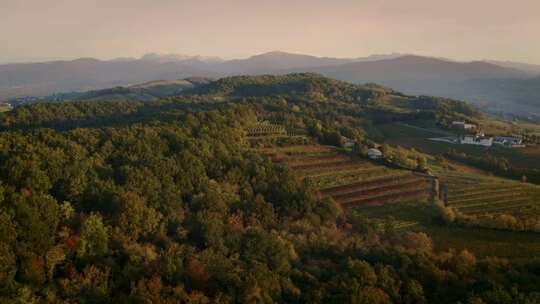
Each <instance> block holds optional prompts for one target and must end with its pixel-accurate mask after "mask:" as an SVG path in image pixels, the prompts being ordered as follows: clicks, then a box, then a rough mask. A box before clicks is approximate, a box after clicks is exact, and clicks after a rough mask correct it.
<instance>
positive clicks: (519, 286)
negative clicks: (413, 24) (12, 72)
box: [0, 74, 540, 304]
mask: <svg viewBox="0 0 540 304" xmlns="http://www.w3.org/2000/svg"><path fill="white" fill-rule="evenodd" d="M216 96H220V97H223V100H221V101H219V102H216V100H215V99H214V97H216ZM315 97H318V98H315ZM393 98H396V99H399V102H396V103H393ZM404 98H405V99H404ZM404 102H405V105H404V104H403V103H404ZM413 108H414V109H413ZM478 115H479V114H478V113H477V112H476V110H474V109H473V108H470V107H469V106H467V105H466V104H464V103H461V102H456V101H447V100H437V99H430V100H428V99H427V97H419V98H417V97H406V96H404V95H400V94H398V93H395V92H392V91H390V90H387V89H383V88H378V87H369V86H368V87H365V86H353V85H349V84H345V83H342V82H337V81H332V80H328V79H324V78H322V77H320V76H318V75H312V74H296V75H289V76H283V77H274V76H271V77H270V76H261V77H233V78H228V79H223V80H219V81H217V82H213V83H210V84H208V85H205V86H201V87H198V88H195V89H193V91H189V92H186V93H184V94H183V95H179V96H176V97H172V98H168V99H163V100H160V101H146V102H142V101H139V102H128V101H100V102H80V101H79V102H64V103H39V104H34V105H28V106H23V107H18V108H16V109H15V110H14V111H13V112H10V113H4V114H1V116H0V124H1V126H2V128H3V131H2V132H1V133H0V302H2V303H280V302H290V303H411V304H412V303H538V302H539V301H540V293H539V291H540V290H539V288H538V286H540V261H538V260H527V261H524V262H520V263H514V262H509V261H507V260H504V259H499V258H488V259H479V258H476V257H475V256H474V255H473V254H472V253H470V252H468V251H466V250H464V251H448V252H436V251H435V250H434V247H433V243H432V241H431V240H430V238H429V237H428V236H427V235H426V234H424V233H414V232H406V233H400V232H396V231H395V230H393V229H392V228H391V227H381V226H378V225H373V224H371V223H370V221H369V219H366V218H364V217H362V216H360V215H358V214H356V213H355V212H353V211H351V212H346V211H344V210H342V208H341V207H340V206H339V205H337V204H336V203H335V202H333V201H332V200H328V199H321V198H320V197H319V196H318V195H317V193H316V191H315V189H314V188H313V187H312V185H310V184H309V183H306V182H304V181H302V180H300V179H299V178H298V177H297V176H295V174H294V172H293V171H291V170H290V169H288V168H287V167H284V166H281V165H279V164H275V163H272V162H271V161H270V160H269V159H268V158H267V157H264V156H261V155H259V154H257V153H255V152H254V151H253V150H252V149H250V147H249V144H248V142H247V141H246V138H245V131H244V130H245V128H246V127H247V126H249V125H252V124H254V123H257V122H259V121H261V120H268V121H272V122H276V123H279V124H280V125H282V126H284V127H286V128H287V129H288V130H296V129H302V130H306V132H307V133H308V134H309V136H310V137H311V138H314V139H318V140H319V141H321V142H326V143H329V144H334V143H335V140H336V139H339V137H338V136H342V135H346V136H348V137H350V138H356V139H358V140H359V141H360V140H362V141H369V140H370V134H371V133H372V132H375V131H374V130H373V122H374V121H375V120H410V119H414V118H419V117H421V118H430V119H437V120H439V121H444V120H447V119H451V118H452V117H464V116H466V117H470V119H475V117H477V116H478Z"/></svg>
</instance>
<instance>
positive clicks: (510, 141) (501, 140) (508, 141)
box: [493, 136, 523, 147]
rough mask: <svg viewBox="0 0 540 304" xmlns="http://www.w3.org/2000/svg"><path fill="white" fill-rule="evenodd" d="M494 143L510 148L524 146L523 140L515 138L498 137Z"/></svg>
mask: <svg viewBox="0 0 540 304" xmlns="http://www.w3.org/2000/svg"><path fill="white" fill-rule="evenodd" d="M493 143H494V144H498V145H503V146H508V147H520V146H522V145H523V140H522V139H521V138H518V137H515V136H497V137H495V139H494V140H493Z"/></svg>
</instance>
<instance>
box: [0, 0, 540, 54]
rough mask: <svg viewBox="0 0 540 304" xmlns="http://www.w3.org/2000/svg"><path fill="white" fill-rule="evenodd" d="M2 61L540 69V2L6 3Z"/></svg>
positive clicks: (1, 11) (1, 0) (0, 3)
mask: <svg viewBox="0 0 540 304" xmlns="http://www.w3.org/2000/svg"><path fill="white" fill-rule="evenodd" d="M0 39H1V40H0V61H3V62H6V61H21V60H35V59H50V58H75V57H97V58H105V59H106V58H113V57H130V56H134V57H135V56H136V57H138V56H141V55H142V54H144V53H147V52H159V53H179V54H187V55H205V56H221V57H225V58H233V57H235V58H236V57H247V56H249V55H253V54H257V53H262V52H266V51H272V50H282V51H288V52H296V53H305V54H312V55H321V56H336V57H360V56H367V55H370V54H381V53H392V52H401V53H415V54H422V55H433V56H441V57H449V58H454V59H461V60H471V59H484V58H488V59H502V60H513V61H523V62H530V63H538V64H540V0H511V1H510V0H452V1H448V0H379V1H376V0H324V1H323V0H219V1H210V0H176V1H174V0H0Z"/></svg>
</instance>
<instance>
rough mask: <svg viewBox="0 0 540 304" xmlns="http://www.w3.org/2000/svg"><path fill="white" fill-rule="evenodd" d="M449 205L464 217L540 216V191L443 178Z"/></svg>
mask: <svg viewBox="0 0 540 304" xmlns="http://www.w3.org/2000/svg"><path fill="white" fill-rule="evenodd" d="M443 182H444V183H445V184H446V185H447V192H448V205H449V206H450V207H453V208H455V209H457V210H459V211H461V212H463V213H465V214H474V215H483V214H499V213H508V214H512V215H515V216H519V217H527V216H531V215H540V187H538V186H535V185H531V184H527V183H519V182H513V181H506V180H504V181H503V180H500V179H495V178H493V179H490V178H474V177H473V176H470V177H467V176H446V177H444V178H443Z"/></svg>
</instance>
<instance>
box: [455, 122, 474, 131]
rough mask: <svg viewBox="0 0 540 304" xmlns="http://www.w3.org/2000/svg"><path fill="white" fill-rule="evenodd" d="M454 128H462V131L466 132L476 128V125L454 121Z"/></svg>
mask: <svg viewBox="0 0 540 304" xmlns="http://www.w3.org/2000/svg"><path fill="white" fill-rule="evenodd" d="M452 127H456V128H460V129H464V130H470V129H474V128H476V125H474V124H470V123H466V122H464V121H454V122H452Z"/></svg>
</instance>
